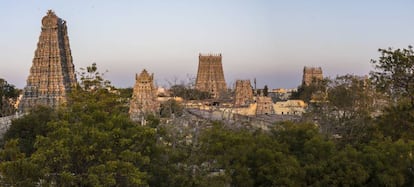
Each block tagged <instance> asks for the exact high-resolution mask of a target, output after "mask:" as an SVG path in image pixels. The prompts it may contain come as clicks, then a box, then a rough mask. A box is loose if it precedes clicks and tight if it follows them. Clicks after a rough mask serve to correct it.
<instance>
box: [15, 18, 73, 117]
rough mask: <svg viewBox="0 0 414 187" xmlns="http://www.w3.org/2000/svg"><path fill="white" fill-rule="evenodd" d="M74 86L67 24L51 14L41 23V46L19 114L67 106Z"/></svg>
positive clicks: (37, 50)
mask: <svg viewBox="0 0 414 187" xmlns="http://www.w3.org/2000/svg"><path fill="white" fill-rule="evenodd" d="M75 85H76V76H75V71H74V65H73V62H72V55H71V51H70V47H69V37H68V33H67V27H66V21H64V20H62V19H60V18H59V17H57V16H56V14H55V13H54V12H53V11H52V10H49V11H48V12H47V15H46V16H45V17H43V19H42V30H41V33H40V37H39V42H38V43H37V49H36V51H35V55H34V58H33V64H32V67H31V68H30V74H29V77H28V78H27V85H26V87H25V88H24V91H23V97H22V100H21V102H20V105H19V110H20V111H28V110H30V109H31V108H33V107H34V106H36V105H45V106H50V107H56V106H58V105H60V104H62V103H65V102H66V97H67V94H68V93H69V92H70V91H71V88H72V87H73V86H75Z"/></svg>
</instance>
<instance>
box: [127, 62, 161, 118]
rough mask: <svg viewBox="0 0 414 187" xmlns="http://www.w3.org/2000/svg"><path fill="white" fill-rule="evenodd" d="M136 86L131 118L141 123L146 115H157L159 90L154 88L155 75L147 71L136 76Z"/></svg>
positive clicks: (131, 105)
mask: <svg viewBox="0 0 414 187" xmlns="http://www.w3.org/2000/svg"><path fill="white" fill-rule="evenodd" d="M135 80H136V82H135V86H134V91H133V94H132V100H131V103H130V107H129V116H130V118H131V119H132V120H134V121H140V120H142V119H143V117H145V115H146V114H156V113H157V112H158V111H159V107H160V104H159V103H158V101H157V88H155V86H154V74H152V75H150V74H149V73H148V72H147V70H145V69H144V70H143V71H142V72H141V74H139V75H138V74H137V75H135Z"/></svg>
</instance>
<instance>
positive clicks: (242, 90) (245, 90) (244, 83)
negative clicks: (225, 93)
mask: <svg viewBox="0 0 414 187" xmlns="http://www.w3.org/2000/svg"><path fill="white" fill-rule="evenodd" d="M235 94H236V95H235V97H234V105H235V106H236V107H240V106H247V105H249V104H250V103H252V101H253V88H252V85H251V84H250V80H237V81H236V89H235Z"/></svg>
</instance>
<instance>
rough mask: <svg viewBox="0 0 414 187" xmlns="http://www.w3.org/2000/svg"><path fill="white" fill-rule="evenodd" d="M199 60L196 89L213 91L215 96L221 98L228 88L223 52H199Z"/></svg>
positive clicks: (212, 93)
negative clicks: (223, 64) (225, 78)
mask: <svg viewBox="0 0 414 187" xmlns="http://www.w3.org/2000/svg"><path fill="white" fill-rule="evenodd" d="M198 60H199V62H198V72H197V79H196V85H195V87H196V89H197V90H200V91H205V92H209V93H211V95H212V97H213V98H216V99H217V98H219V97H220V94H221V93H223V92H225V91H226V89H227V86H226V81H225V80H224V73H223V66H222V62H221V60H222V56H221V54H208V55H202V54H199V56H198Z"/></svg>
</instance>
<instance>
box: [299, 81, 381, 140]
mask: <svg viewBox="0 0 414 187" xmlns="http://www.w3.org/2000/svg"><path fill="white" fill-rule="evenodd" d="M328 82H329V84H327V85H326V98H325V100H324V101H323V102H313V103H309V107H308V111H307V113H306V114H305V115H304V119H306V120H307V121H315V120H316V122H317V123H318V125H319V126H320V129H321V131H322V132H323V133H325V134H328V135H334V134H337V135H340V136H341V137H342V138H341V139H340V140H342V141H344V143H351V142H353V143H355V144H358V143H360V142H361V141H365V142H367V141H369V136H370V135H371V134H370V133H371V129H372V125H373V119H372V115H373V114H374V113H375V112H376V111H378V110H379V109H380V106H378V103H379V102H378V101H379V100H381V98H382V96H381V94H379V93H377V92H376V91H375V89H373V85H372V84H371V81H370V80H369V79H368V78H366V77H357V76H354V75H344V76H338V77H336V78H335V79H333V80H329V81H328Z"/></svg>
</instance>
